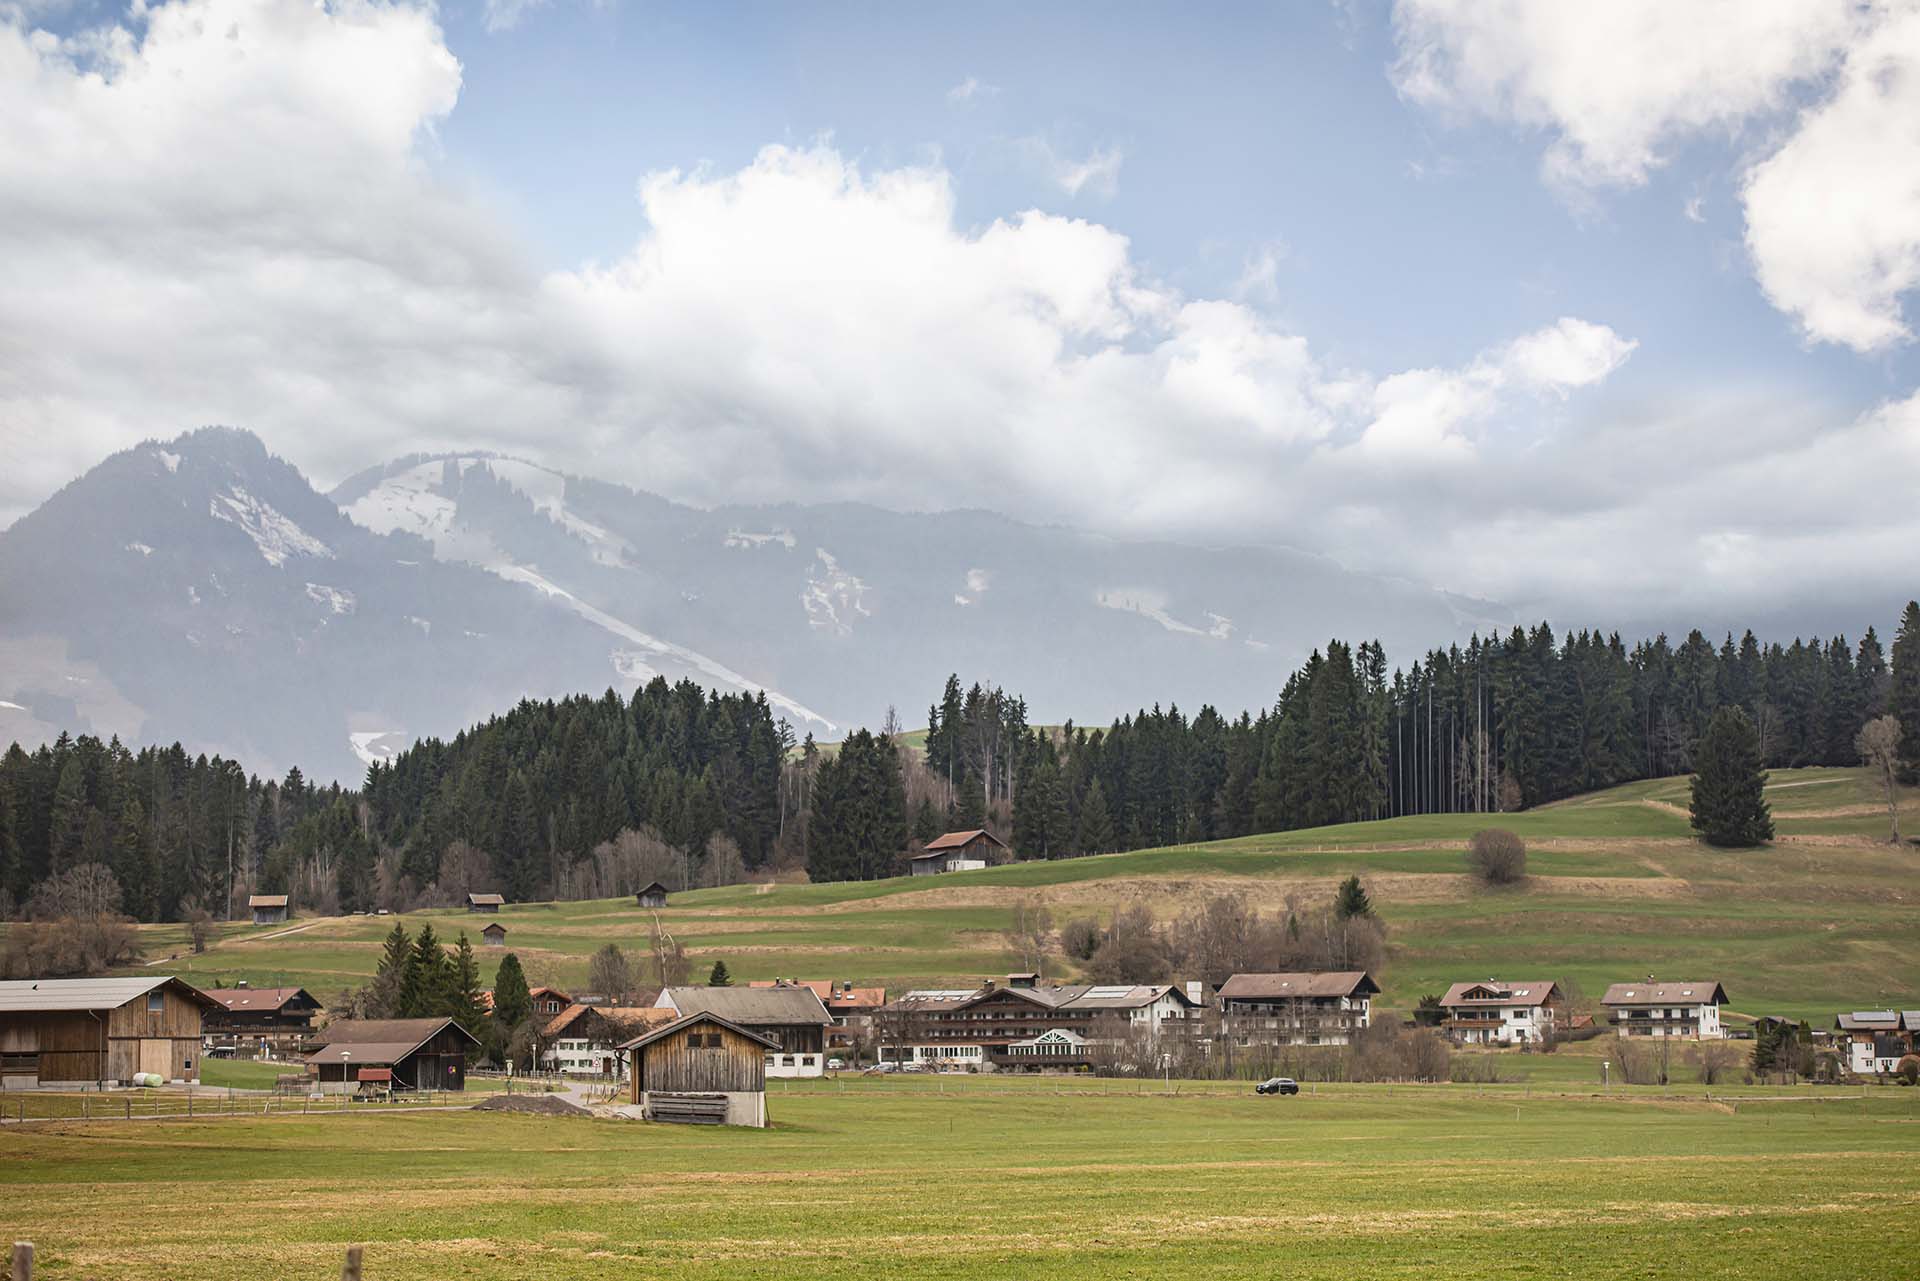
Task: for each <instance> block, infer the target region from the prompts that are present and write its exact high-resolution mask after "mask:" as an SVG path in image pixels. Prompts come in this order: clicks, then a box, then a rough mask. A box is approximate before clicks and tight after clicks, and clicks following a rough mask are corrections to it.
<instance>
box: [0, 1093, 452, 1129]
mask: <svg viewBox="0 0 1920 1281" xmlns="http://www.w3.org/2000/svg"><path fill="white" fill-rule="evenodd" d="M472 1102H474V1100H473V1099H472V1098H471V1096H469V1095H466V1094H464V1093H460V1092H458V1091H449V1090H418V1091H414V1090H408V1091H402V1092H398V1093H395V1094H394V1095H392V1096H391V1097H388V1096H384V1095H382V1096H367V1095H355V1094H322V1095H319V1096H317V1097H316V1096H314V1095H311V1094H302V1095H291V1094H274V1093H267V1092H264V1091H248V1090H214V1089H196V1090H123V1091H113V1092H105V1091H102V1092H99V1093H86V1094H59V1093H53V1092H51V1091H40V1090H33V1091H26V1090H14V1091H9V1092H7V1093H6V1094H4V1095H0V1123H4V1124H8V1125H23V1124H26V1123H28V1122H33V1121H155V1120H187V1119H193V1120H200V1119H208V1120H211V1119H215V1118H219V1117H249V1116H329V1115H336V1114H340V1113H345V1112H365V1111H368V1110H383V1111H384V1110H401V1111H404V1110H407V1109H410V1108H432V1107H443V1108H444V1107H466V1106H469V1105H470V1104H471V1103H472Z"/></svg>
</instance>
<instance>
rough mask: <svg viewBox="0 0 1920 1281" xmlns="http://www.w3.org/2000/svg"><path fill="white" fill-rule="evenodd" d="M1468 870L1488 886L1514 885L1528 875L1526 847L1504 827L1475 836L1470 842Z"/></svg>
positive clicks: (1524, 843)
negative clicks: (1470, 869)
mask: <svg viewBox="0 0 1920 1281" xmlns="http://www.w3.org/2000/svg"><path fill="white" fill-rule="evenodd" d="M1467 866H1468V867H1470V868H1472V869H1473V874H1474V875H1475V876H1478V877H1479V878H1480V879H1481V880H1482V881H1485V882H1486V883H1487V884H1488V885H1512V884H1513V883H1515V882H1516V881H1520V880H1524V879H1525V878H1526V875H1527V843H1526V842H1525V841H1523V840H1521V839H1520V838H1519V837H1518V836H1516V835H1514V834H1513V833H1512V832H1509V831H1507V830H1506V829H1505V828H1501V827H1489V828H1486V829H1484V830H1482V831H1478V832H1475V833H1474V834H1473V839H1472V840H1470V841H1468V842H1467Z"/></svg>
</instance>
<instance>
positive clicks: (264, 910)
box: [247, 894, 288, 925]
mask: <svg viewBox="0 0 1920 1281" xmlns="http://www.w3.org/2000/svg"><path fill="white" fill-rule="evenodd" d="M247 910H248V911H249V912H252V913H253V923H254V924H255V925H285V924H286V923H287V916H288V912H287V896H286V895H285V894H249V895H247Z"/></svg>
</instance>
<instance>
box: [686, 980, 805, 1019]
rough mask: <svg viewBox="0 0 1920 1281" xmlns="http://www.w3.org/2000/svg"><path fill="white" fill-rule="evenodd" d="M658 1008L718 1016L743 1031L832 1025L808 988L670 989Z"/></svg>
mask: <svg viewBox="0 0 1920 1281" xmlns="http://www.w3.org/2000/svg"><path fill="white" fill-rule="evenodd" d="M660 1004H661V1005H664V1006H669V1007H671V1008H672V1009H675V1010H678V1011H679V1012H680V1013H681V1014H717V1015H719V1016H720V1017H721V1018H723V1019H726V1020H728V1021H729V1022H732V1023H739V1024H741V1025H743V1026H746V1027H765V1026H767V1025H769V1024H787V1025H791V1024H795V1023H819V1024H829V1023H832V1022H833V1016H832V1015H830V1014H828V1013H827V1007H826V1006H824V1005H822V1004H821V1003H820V998H819V997H818V996H816V995H815V994H814V991H813V989H812V988H807V987H798V986H793V987H670V988H668V989H666V991H664V992H662V993H661V994H660Z"/></svg>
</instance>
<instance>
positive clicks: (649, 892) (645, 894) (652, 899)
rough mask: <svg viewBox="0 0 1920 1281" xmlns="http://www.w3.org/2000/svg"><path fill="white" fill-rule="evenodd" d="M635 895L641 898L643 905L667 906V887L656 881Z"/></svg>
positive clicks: (641, 904)
mask: <svg viewBox="0 0 1920 1281" xmlns="http://www.w3.org/2000/svg"><path fill="white" fill-rule="evenodd" d="M634 897H635V898H637V899H639V900H640V906H641V907H665V906H666V905H667V887H666V886H664V885H662V884H661V883H660V882H658V881H655V882H654V883H653V884H651V885H649V886H647V888H645V889H644V890H641V891H640V892H639V893H638V894H636V895H635V896H634Z"/></svg>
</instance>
